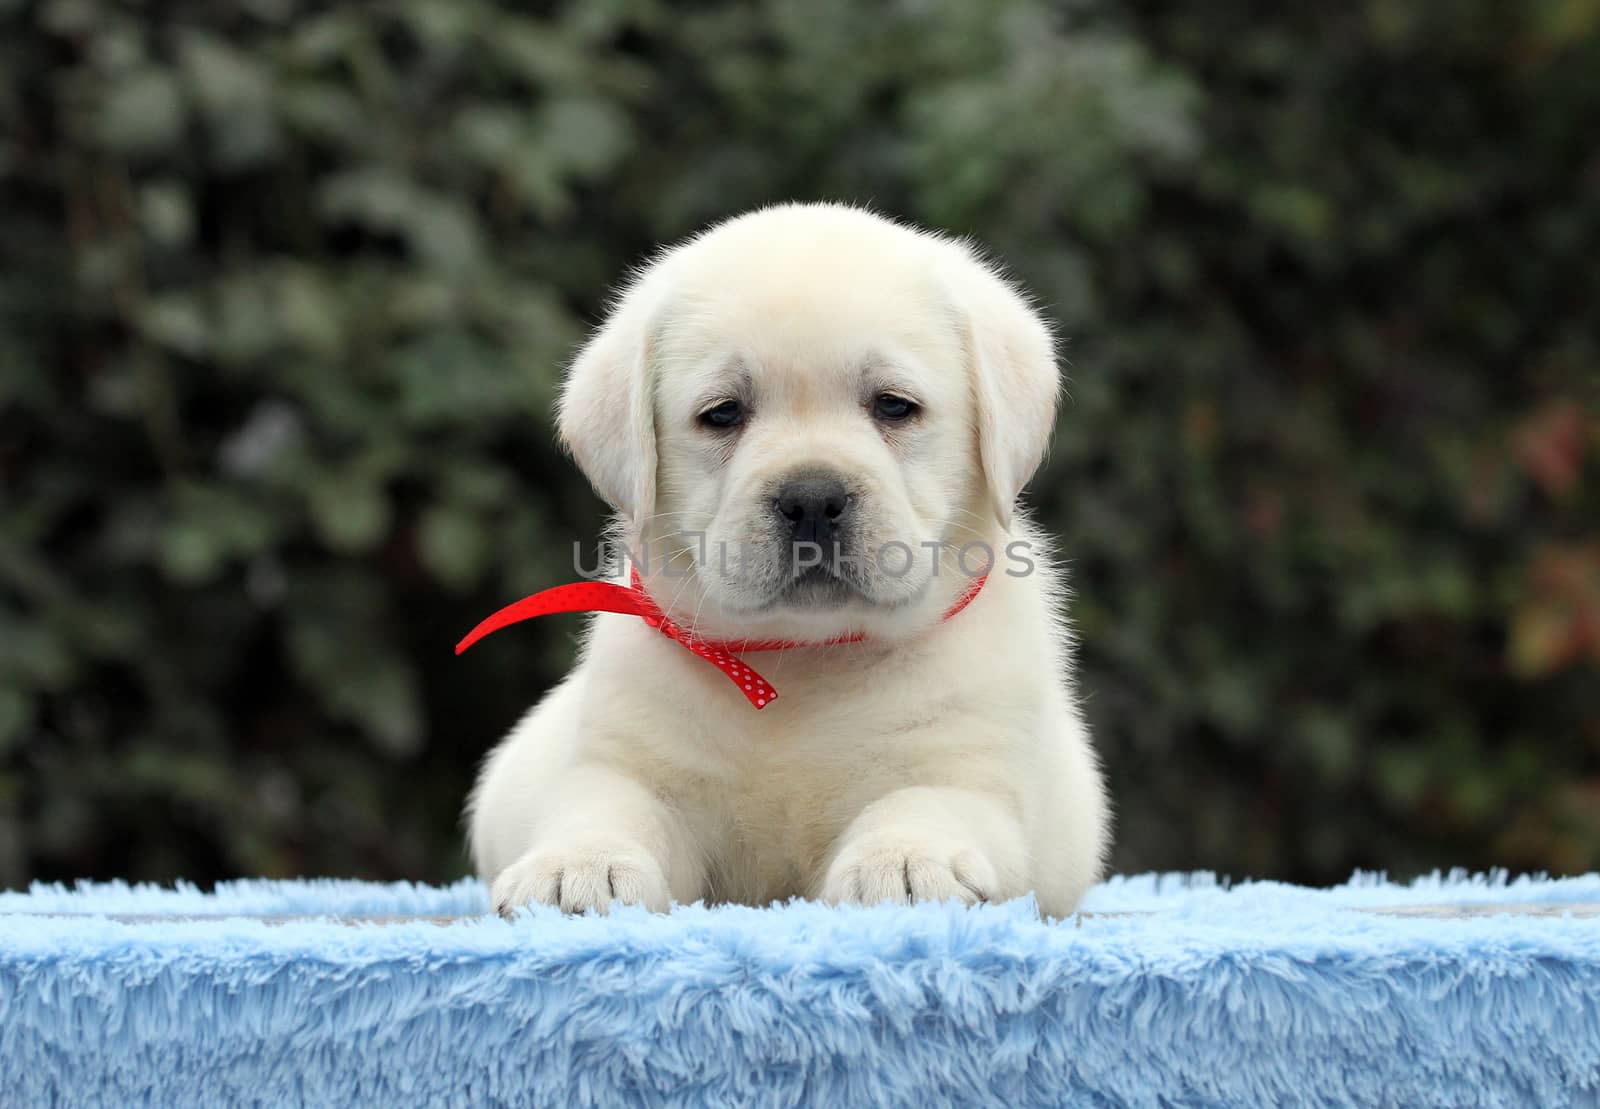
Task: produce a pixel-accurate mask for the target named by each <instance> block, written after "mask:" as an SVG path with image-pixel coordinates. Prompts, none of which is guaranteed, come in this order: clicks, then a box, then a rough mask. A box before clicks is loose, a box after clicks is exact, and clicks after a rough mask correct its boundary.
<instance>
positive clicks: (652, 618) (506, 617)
mask: <svg viewBox="0 0 1600 1109" xmlns="http://www.w3.org/2000/svg"><path fill="white" fill-rule="evenodd" d="M631 579H632V580H631V584H629V585H616V584H614V583H612V582H601V581H583V582H573V583H572V584H571V585H558V586H555V587H554V588H551V589H545V590H542V591H540V592H538V593H535V594H533V596H531V597H524V598H523V599H522V600H520V601H516V602H514V603H512V604H509V605H507V606H506V607H505V608H503V609H501V610H500V611H499V612H497V613H495V614H494V615H493V616H490V617H489V618H488V619H487V620H484V621H483V622H482V623H480V624H479V625H478V626H477V627H475V628H473V629H472V630H471V631H470V632H468V633H467V635H466V637H465V638H464V639H462V640H461V642H460V643H457V644H456V654H458V655H459V654H461V653H462V652H463V651H465V650H466V649H467V648H468V647H470V646H472V645H473V644H474V643H476V642H478V640H480V639H482V638H483V637H484V636H486V635H489V634H490V633H491V632H497V631H499V630H500V629H501V628H504V627H508V626H509V625H511V624H517V623H521V622H522V621H523V620H532V619H533V618H534V617H536V616H553V615H555V614H556V613H561V612H616V613H621V614H622V615H624V616H637V617H639V618H640V619H642V620H643V621H644V622H645V623H646V624H649V625H650V626H651V627H652V628H655V629H656V630H657V631H658V632H660V633H661V634H662V635H664V636H666V637H667V638H668V639H670V640H672V641H673V642H675V643H678V644H681V645H682V646H684V647H686V648H688V649H689V650H691V651H693V652H694V653H695V654H697V655H699V656H700V657H701V658H703V659H705V660H706V661H707V662H709V663H710V664H711V665H712V666H715V667H716V668H717V669H718V670H721V671H722V672H723V674H725V675H727V678H728V680H729V681H731V682H732V683H733V684H734V685H735V686H737V687H738V688H739V691H740V692H741V693H743V694H744V697H745V700H747V701H749V702H750V703H751V704H752V705H754V706H755V707H756V708H758V709H764V708H766V707H767V706H768V705H770V704H772V702H773V701H775V700H777V699H778V691H777V690H776V689H773V688H772V684H771V683H770V682H768V681H767V679H765V678H763V677H762V676H761V675H760V674H758V673H756V672H755V671H754V670H752V669H751V668H750V667H749V666H748V665H747V664H746V663H745V661H744V659H742V658H740V657H739V656H740V655H741V654H747V653H749V652H752V651H784V650H789V649H791V648H796V647H832V646H836V645H838V644H842V643H860V642H861V641H862V640H864V639H865V638H866V635H865V633H862V632H856V633H854V634H852V635H841V636H837V637H835V638H833V639H825V640H822V641H821V642H819V643H805V642H797V641H795V640H789V639H723V640H715V639H701V638H699V637H698V636H696V635H694V634H692V633H691V632H687V631H685V630H684V629H683V628H682V627H680V626H679V625H678V624H676V623H674V622H673V621H672V619H671V618H669V617H668V616H667V615H666V613H664V612H662V611H661V609H660V608H659V607H658V606H657V605H656V603H655V602H654V601H652V600H651V599H650V594H649V593H646V592H645V588H644V582H642V581H641V580H640V579H639V571H638V570H636V569H635V570H633V571H632V574H631ZM987 580H988V575H984V576H983V577H980V578H974V579H973V580H972V584H970V585H968V586H967V588H966V589H965V590H963V591H962V593H961V596H960V597H958V598H957V599H956V603H955V604H954V605H952V606H951V607H950V610H949V611H948V612H946V613H945V614H944V616H943V618H942V619H944V620H948V619H950V618H951V617H952V616H955V615H956V614H957V613H958V612H960V611H961V610H962V609H964V608H966V607H967V606H968V605H969V604H971V603H972V599H973V598H974V597H976V596H977V595H978V591H979V590H980V589H982V588H983V583H984V582H985V581H987Z"/></svg>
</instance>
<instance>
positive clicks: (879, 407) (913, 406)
mask: <svg viewBox="0 0 1600 1109" xmlns="http://www.w3.org/2000/svg"><path fill="white" fill-rule="evenodd" d="M921 411H922V409H921V408H920V407H919V406H918V405H917V403H916V402H915V401H909V400H906V398H905V397H897V396H895V395H894V394H893V393H879V394H878V396H877V398H876V399H875V400H874V401H873V402H872V414H873V415H874V416H876V417H877V418H878V419H880V420H885V421H887V422H889V423H891V424H897V423H900V422H901V421H902V420H909V419H910V418H911V417H912V416H915V415H916V414H917V413H918V412H921Z"/></svg>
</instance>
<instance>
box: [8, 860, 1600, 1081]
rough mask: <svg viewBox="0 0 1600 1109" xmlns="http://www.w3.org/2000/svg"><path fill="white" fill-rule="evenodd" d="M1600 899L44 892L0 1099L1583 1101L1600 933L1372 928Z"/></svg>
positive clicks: (1465, 883)
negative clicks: (1068, 911)
mask: <svg viewBox="0 0 1600 1109" xmlns="http://www.w3.org/2000/svg"><path fill="white" fill-rule="evenodd" d="M1597 901H1600V875H1596V876H1589V877H1586V878H1573V879H1563V880H1559V881H1556V880H1537V879H1533V880H1518V881H1515V882H1508V881H1506V880H1505V878H1504V877H1503V876H1489V877H1478V878H1468V877H1466V876H1462V875H1451V876H1446V877H1435V878H1432V879H1428V880H1424V881H1420V882H1417V883H1413V884H1411V885H1407V886H1395V885H1391V884H1387V883H1385V882H1383V881H1381V880H1379V879H1376V878H1370V877H1369V878H1358V879H1357V880H1355V881H1353V882H1351V883H1350V884H1348V885H1345V886H1342V887H1339V888H1338V889H1333V890H1320V891H1317V890H1306V889H1300V888H1295V887H1291V886H1283V885H1278V884H1274V883H1250V884H1245V885H1237V886H1233V887H1232V888H1225V887H1224V886H1222V885H1221V884H1219V883H1216V882H1214V881H1212V880H1210V879H1209V878H1206V877H1204V876H1182V877H1172V876H1168V877H1144V878H1132V879H1122V880H1114V881H1112V882H1109V883H1107V884H1105V885H1103V886H1101V887H1099V888H1097V889H1096V890H1095V891H1094V892H1093V894H1092V895H1091V896H1090V898H1089V900H1088V902H1087V903H1086V904H1085V906H1084V908H1085V909H1086V910H1091V911H1092V912H1093V913H1095V914H1097V915H1093V916H1084V917H1079V918H1074V919H1072V920H1068V921H1064V922H1049V921H1042V920H1040V919H1039V917H1038V915H1037V913H1036V912H1035V911H1034V908H1033V906H1032V905H1031V903H1028V902H1015V903H1012V904H1008V905H993V906H980V907H978V908H975V909H963V908H959V907H957V906H953V905H919V906H915V907H913V908H887V907H885V908H875V909H833V908H827V907H823V906H820V905H816V904H805V903H794V904H789V905H784V906H778V907H775V908H771V909H745V908H730V907H723V908H714V909H706V908H702V907H691V908H680V909H678V910H677V911H675V912H674V913H673V914H671V915H670V916H652V915H649V914H647V913H644V912H642V911H631V910H621V911H618V912H615V913H614V914H613V915H611V916H609V917H603V918H602V917H585V918H567V917H563V916H561V915H559V914H558V913H556V912H553V911H546V910H534V911H529V912H527V913H525V914H524V915H523V916H521V918H519V919H517V920H515V921H511V922H506V921H502V920H499V919H497V918H494V917H487V916H483V915H482V914H483V911H484V908H485V895H484V891H483V888H482V887H481V886H480V885H478V884H477V883H474V882H463V883H459V884H457V885H454V886H450V887H448V888H444V889H431V888H426V887H417V886H410V885H374V884H365V883H356V882H327V881H315V882H238V883H232V884H228V885H225V886H222V887H220V888H218V889H217V890H216V891H215V892H213V893H201V892H199V891H197V890H195V889H193V888H192V887H179V888H178V889H156V888H150V887H138V888H130V887H128V886H125V885H120V884H113V885H83V886H79V887H77V888H75V889H64V888H61V887H54V886H36V887H34V888H33V889H32V890H31V891H28V892H25V893H5V894H0V1104H3V1105H7V1106H9V1105H28V1106H31V1105H73V1106H94V1105H107V1106H127V1105H147V1104H148V1105H162V1106H182V1105H207V1106H215V1105H227V1104H267V1105H292V1104H315V1105H382V1106H393V1105H407V1106H410V1105H433V1104H439V1105H486V1104H517V1105H551V1106H563V1105H587V1104H595V1105H632V1104H652V1105H655V1104H660V1105H669V1104H670V1105H727V1104H749V1105H797V1104H807V1105H829V1106H866V1105H916V1106H919V1107H924V1109H925V1107H928V1106H935V1105H947V1104H994V1105H1005V1106H1021V1105H1136V1106H1176V1105H1300V1104H1315V1105H1334V1104H1351V1105H1408V1106H1411V1105H1416V1106H1423V1105H1441V1106H1471V1105H1532V1106H1564V1105H1591V1106H1592V1105H1597V1104H1600V918H1596V917H1593V916H1589V917H1584V916H1580V915H1578V914H1576V913H1568V914H1564V915H1563V914H1556V915H1547V916H1540V915H1493V916H1489V915H1480V916H1469V917H1444V918H1441V917H1438V916H1403V915H1385V914H1376V913H1371V912H1362V911H1354V910H1357V909H1360V908H1363V907H1374V906H1382V907H1404V906H1421V905H1444V904H1460V903H1472V904H1479V905H1481V904H1494V903H1510V902H1520V903H1549V904H1560V903H1574V902H1590V903H1593V902H1597ZM84 914H98V915H84ZM142 914H179V915H182V916H183V919H170V918H169V919H164V920H151V919H143V920H141V919H139V917H140V916H141V915H142ZM230 914H235V915H230ZM236 914H255V915H257V916H258V917H259V916H261V915H266V916H273V915H279V916H281V915H284V914H329V915H330V916H332V915H342V916H344V917H346V920H345V921H339V920H335V919H331V918H329V917H324V918H322V919H305V918H303V917H295V918H291V919H280V920H276V921H271V920H263V919H244V918H242V917H240V916H238V915H236ZM360 914H402V915H411V914H416V915H471V916H472V919H467V920H461V921H457V922H453V923H437V922H431V921H416V920H411V921H400V922H384V923H355V924H352V923H350V922H349V920H348V918H349V917H351V916H354V915H360Z"/></svg>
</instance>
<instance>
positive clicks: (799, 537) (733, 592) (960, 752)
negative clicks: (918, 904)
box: [468, 204, 1109, 916]
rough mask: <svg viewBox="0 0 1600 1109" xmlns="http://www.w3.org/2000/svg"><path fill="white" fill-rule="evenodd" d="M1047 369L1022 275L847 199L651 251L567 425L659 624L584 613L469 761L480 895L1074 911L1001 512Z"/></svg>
mask: <svg viewBox="0 0 1600 1109" xmlns="http://www.w3.org/2000/svg"><path fill="white" fill-rule="evenodd" d="M1058 387H1059V378H1058V373H1057V369H1056V364H1055V359H1054V351H1053V343H1052V338H1051V334H1050V331H1049V329H1048V327H1047V326H1046V325H1045V323H1044V322H1042V321H1041V320H1040V318H1039V316H1038V315H1037V314H1035V312H1034V311H1033V310H1032V309H1031V308H1030V307H1029V304H1028V301H1027V300H1026V299H1025V298H1024V296H1023V295H1022V294H1020V293H1019V292H1018V291H1017V290H1016V289H1015V288H1013V287H1012V286H1011V285H1009V284H1007V282H1006V281H1005V280H1003V279H1002V278H1001V277H1000V276H999V275H998V274H997V273H996V272H995V270H994V269H993V268H991V267H990V266H989V265H986V264H985V263H984V262H983V261H982V260H981V259H980V258H979V257H978V256H977V255H975V254H974V252H973V251H972V250H971V249H970V248H969V247H968V246H966V245H964V244H962V243H959V242H956V241H952V240H951V239H948V238H945V237H941V236H938V235H933V234H928V233H926V232H922V231H918V230H915V229H913V228H910V227H906V226H904V225H901V224H896V223H892V222H890V221H888V220H885V219H883V218H880V217H878V216H876V215H873V214H871V213H869V212H866V211H862V210H858V209H854V208H847V207H841V206H836V205H827V204H819V205H785V206H781V207H775V208H768V209H764V210H761V211H757V212H754V213H751V214H747V215H744V216H741V217H739V218H736V219H732V220H729V221H727V222H725V223H723V224H720V225H718V226H716V227H714V228H712V229H711V230H709V231H707V232H705V233H703V234H701V235H699V236H696V237H695V238H693V239H691V240H689V241H687V242H685V243H683V244H680V245H678V246H676V247H674V248H672V249H670V250H667V251H665V252H664V253H662V254H661V255H660V256H659V257H657V258H656V259H655V261H653V262H652V263H651V264H649V265H648V266H646V267H645V268H644V269H643V271H642V272H640V273H639V274H638V275H637V276H636V277H635V279H634V280H633V281H632V283H631V284H630V285H629V286H628V288H627V289H626V291H625V292H624V293H623V294H622V295H621V297H620V298H619V299H618V301H617V303H616V305H615V308H614V310H613V311H612V313H611V315H610V317H609V319H608V320H607V321H606V323H605V325H604V326H603V327H601V329H600V330H599V332H598V333H596V334H595V335H594V337H593V338H592V339H591V340H590V341H589V343H588V345H587V346H585V347H584V349H583V351H582V352H581V353H580V354H579V355H578V357H577V359H576V361H575V362H574V363H573V365H572V367H571V371H570V373H569V375H568V377H567V380H566V384H565V387H564V390H563V393H562V397H561V408H560V420H559V423H560V431H561V436H562V438H563V440H564V441H565V443H566V445H567V446H568V447H569V448H570V450H571V451H572V454H573V455H574V457H575V458H576V459H577V462H578V464H579V466H581V467H582V469H583V471H584V473H585V474H587V475H588V477H589V478H590V480H591V481H592V482H593V483H594V486H595V488H596V489H597V490H598V491H599V492H600V493H601V495H602V496H604V497H605V498H606V500H607V501H609V502H610V503H611V505H612V506H614V507H615V509H616V510H617V519H618V528H619V535H620V536H621V537H622V538H623V539H624V540H625V549H626V550H627V551H628V552H630V553H631V556H632V559H633V562H634V570H635V571H636V572H637V577H636V578H633V577H632V575H630V574H629V573H628V572H627V571H626V570H625V571H624V573H623V576H622V577H620V578H619V581H621V582H622V583H624V584H625V583H627V582H628V581H630V580H635V581H636V582H637V588H638V589H640V590H642V594H643V595H644V596H646V597H648V598H649V603H652V604H654V605H657V606H659V609H660V610H661V612H662V614H663V615H664V616H665V617H666V620H667V622H668V625H669V626H670V627H675V628H677V629H678V630H679V631H680V633H681V634H680V635H679V638H677V639H674V638H670V637H669V636H667V635H664V634H663V633H662V631H661V630H660V628H658V627H656V626H654V621H646V620H641V619H639V618H638V616H637V615H625V614H608V615H601V616H598V617H596V618H595V619H594V620H593V623H592V627H591V630H590V634H589V637H588V640H587V643H586V646H585V649H584V652H583V658H582V660H581V661H580V662H579V664H578V666H577V668H576V669H575V670H574V671H573V672H572V674H571V675H570V676H569V677H568V678H567V679H566V681H564V682H563V683H562V684H561V685H560V686H559V687H557V688H556V689H555V690H553V691H552V692H551V693H550V694H549V695H548V696H547V697H545V699H544V700H543V701H542V702H540V704H539V705H538V706H537V707H535V708H534V709H533V710H532V711H531V712H530V713H529V714H528V715H527V716H526V717H525V718H524V719H523V720H522V721H521V722H520V723H519V724H518V725H517V726H516V728H515V729H513V731H512V732H511V734H510V735H509V736H508V737H507V738H506V739H505V740H504V742H502V743H501V744H500V745H499V747H498V748H496V750H495V751H494V752H493V754H491V755H490V757H489V759H488V760H487V762H486V763H485V765H484V768H483V771H482V774H481V777H480V779H479V781H478V784H477V787H476V789H475V790H474V792H473V796H472V799H471V801H470V803H469V806H468V821H469V826H470V832H471V841H472V851H473V855H474V858H475V861H476V864H477V867H478V870H479V871H480V873H481V874H482V875H483V877H484V878H485V880H486V881H488V882H489V883H490V884H491V888H492V892H493V900H494V903H495V905H496V907H497V908H498V909H499V910H500V911H502V912H508V911H510V910H512V909H515V908H516V907H518V906H520V905H523V904H527V903H543V904H550V905H559V906H560V907H561V908H562V909H565V910H567V911H569V912H581V911H583V910H586V909H599V910H604V909H605V908H606V907H607V906H608V905H609V904H610V903H611V902H612V901H614V900H620V901H623V902H637V903H642V904H644V905H647V906H649V907H650V908H652V909H658V910H664V909H666V908H667V907H668V906H669V905H670V904H671V903H673V902H693V901H697V900H702V899H705V900H709V901H738V902H745V903H750V904H766V903H769V902H771V901H773V900H774V899H782V898H788V897H791V896H796V895H800V896H807V897H816V898H822V899H824V900H827V901H834V902H868V903H870V902H882V901H894V902H909V901H914V900H923V899H949V898H955V899H958V900H961V901H965V902H973V901H978V900H986V899H987V900H1000V899H1005V898H1011V897H1016V896H1018V895H1021V894H1024V893H1028V892H1030V891H1031V892H1033V893H1035V894H1036V895H1037V897H1038V900H1039V904H1040V906H1041V908H1042V909H1043V910H1044V911H1045V912H1046V913H1048V914H1051V915H1056V916H1059V915H1062V914H1065V913H1068V912H1070V911H1071V910H1072V908H1073V907H1074V905H1075V904H1076V903H1077V901H1078V899H1079V897H1080V896H1081V895H1082V894H1083V892H1084V890H1085V889H1087V888H1088V887H1089V885H1090V884H1092V883H1093V882H1094V881H1095V880H1096V878H1097V877H1098V876H1099V874H1100V872H1101V867H1102V864H1103V861H1104V858H1105V854H1106V850H1107V843H1108V837H1109V813H1108V808H1107V802H1106V799H1105V795H1104V790H1103V786H1102V783H1101V776H1100V772H1099V770H1098V768H1097V764H1096V760H1095V756H1094V753H1093V750H1092V748H1091V747H1090V743H1089V736H1088V733H1087V731H1086V729H1085V727H1084V723H1083V719H1082V717H1081V715H1080V713H1079V711H1078V707H1077V705H1076V704H1075V702H1074V695H1073V690H1072V684H1071V677H1070V666H1071V659H1070V639H1069V635H1068V631H1067V628H1066V625H1065V623H1064V622H1063V617H1062V613H1061V609H1062V602H1063V599H1064V589H1063V587H1062V583H1061V580H1060V577H1059V574H1058V572H1057V570H1056V569H1055V568H1054V567H1053V565H1052V563H1051V560H1050V557H1049V554H1048V552H1047V551H1046V550H1045V549H1044V546H1043V541H1042V539H1041V537H1040V535H1039V534H1038V532H1037V531H1036V530H1035V528H1034V527H1033V526H1032V524H1030V522H1029V521H1028V520H1027V519H1026V518H1024V517H1023V516H1022V515H1020V514H1019V513H1018V511H1017V509H1016V500H1017V496H1018V494H1019V492H1020V491H1021V489H1022V487H1023V484H1024V483H1025V482H1026V481H1027V480H1028V479H1029V477H1030V476H1031V475H1032V474H1033V472H1034V470H1035V469H1036V468H1037V466H1038V464H1039V461H1040V459H1041V457H1042V456H1043V454H1044V452H1045V448H1046V445H1047V442H1048V439H1049V436H1050V432H1051V428H1052V425H1053V423H1054V415H1055V408H1056V394H1057V391H1058ZM985 569H987V571H988V573H987V578H983V577H982V576H981V575H982V574H983V572H984V570H985ZM963 602H966V603H965V607H962V604H963ZM958 609H959V611H957V610H958ZM686 641H688V642H689V643H700V644H702V646H703V648H704V649H703V652H702V653H703V654H704V655H705V656H706V657H702V655H700V654H696V653H695V652H694V651H692V650H689V649H685V642H686ZM751 641H777V645H776V646H775V645H774V644H773V643H772V642H766V643H761V644H759V645H758V646H759V648H760V649H757V650H749V651H748V652H747V653H740V652H741V648H746V647H748V646H749V645H750V644H751ZM707 645H708V646H707ZM757 671H759V673H757ZM730 678H731V679H732V680H730ZM763 678H764V679H765V682H763V681H762V679H763ZM752 682H754V683H756V685H755V686H754V687H753V688H754V692H752V685H751V683H752ZM768 682H769V683H770V686H768V685H766V683H768ZM769 689H775V690H776V691H777V695H776V696H775V697H773V698H772V699H769V697H768V696H758V695H759V694H761V693H763V691H766V690H769ZM758 701H759V702H760V703H759V704H758Z"/></svg>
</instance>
